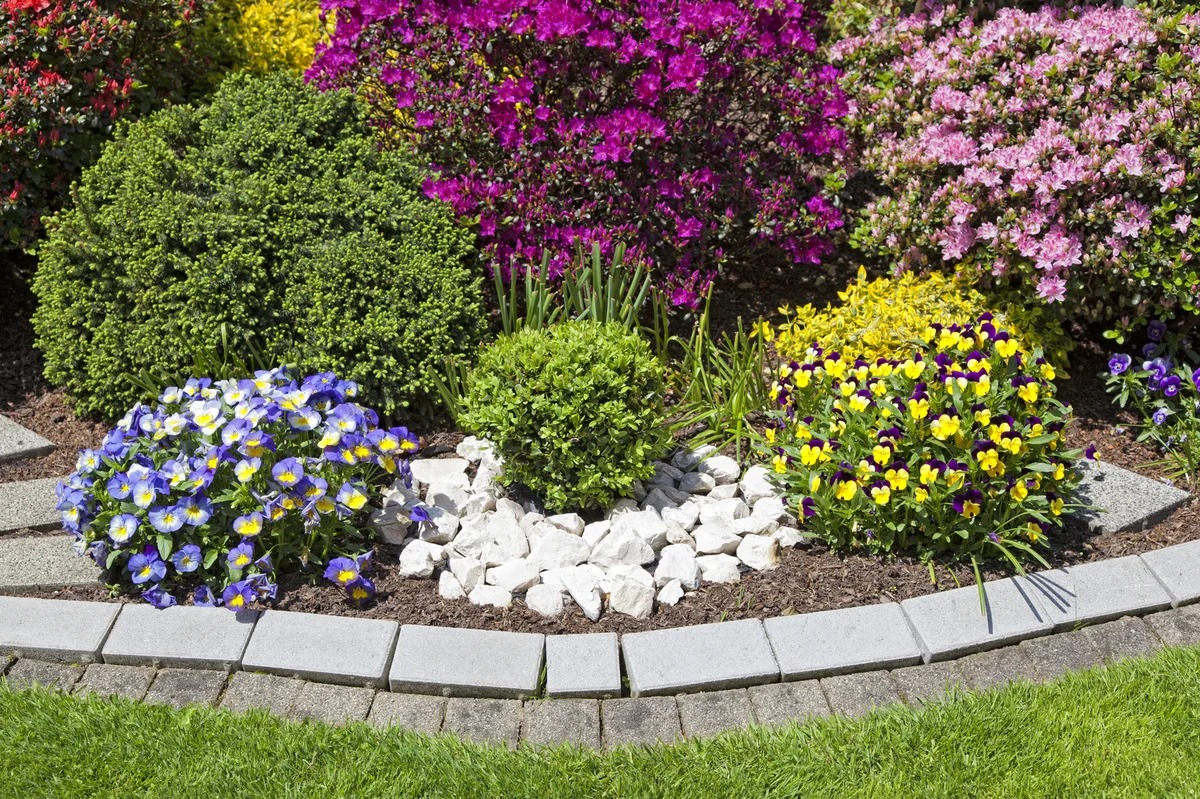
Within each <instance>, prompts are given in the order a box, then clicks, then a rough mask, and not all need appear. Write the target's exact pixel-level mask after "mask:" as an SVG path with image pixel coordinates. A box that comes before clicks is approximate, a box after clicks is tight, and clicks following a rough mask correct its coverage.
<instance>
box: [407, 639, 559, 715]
mask: <svg viewBox="0 0 1200 799" xmlns="http://www.w3.org/2000/svg"><path fill="white" fill-rule="evenodd" d="M545 638H546V637H545V636H544V635H540V634H533V633H509V632H499V631H495V630H467V629H458V628H453V627H425V626H422V625H417V624H406V625H404V627H403V628H401V630H400V638H399V640H398V641H397V642H396V656H395V658H394V659H393V660H392V668H391V672H390V673H389V677H388V681H389V683H390V685H391V688H392V690H393V691H402V692H408V693H414V694H441V695H443V696H475V697H496V698H512V699H524V698H525V697H529V696H533V695H534V694H536V693H537V690H538V682H539V679H540V677H541V670H542V654H543V650H544V649H545Z"/></svg>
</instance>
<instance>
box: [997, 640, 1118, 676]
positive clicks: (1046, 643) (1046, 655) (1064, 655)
mask: <svg viewBox="0 0 1200 799" xmlns="http://www.w3.org/2000/svg"><path fill="white" fill-rule="evenodd" d="M1017 648H1018V649H1020V650H1023V651H1024V652H1025V654H1026V655H1027V656H1028V657H1029V660H1030V661H1031V662H1032V663H1033V672H1032V674H1033V677H1034V679H1035V680H1037V681H1038V682H1046V681H1048V680H1054V679H1057V678H1059V677H1061V676H1063V675H1064V674H1066V673H1068V672H1072V671H1082V670H1083V669H1090V668H1091V667H1093V666H1099V665H1100V664H1102V663H1103V662H1104V658H1103V657H1102V656H1101V654H1100V650H1098V649H1097V648H1096V646H1095V645H1094V644H1093V643H1092V640H1091V639H1090V638H1088V636H1087V635H1086V633H1085V632H1084V631H1083V630H1072V631H1070V632H1065V633H1057V634H1055V635H1047V636H1043V637H1042V638H1030V639H1029V640H1028V641H1022V642H1021V643H1020V644H1018V645H1017Z"/></svg>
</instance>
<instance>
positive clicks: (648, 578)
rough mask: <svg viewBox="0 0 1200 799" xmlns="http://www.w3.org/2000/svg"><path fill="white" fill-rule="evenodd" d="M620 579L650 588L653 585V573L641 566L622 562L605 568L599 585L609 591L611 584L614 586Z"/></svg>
mask: <svg viewBox="0 0 1200 799" xmlns="http://www.w3.org/2000/svg"><path fill="white" fill-rule="evenodd" d="M622 580H633V581H634V582H638V583H641V584H642V585H648V586H650V587H651V588H653V587H654V575H652V574H651V573H650V572H648V571H646V570H645V569H643V568H642V567H641V566H629V565H627V564H623V563H618V564H616V565H614V566H611V567H609V568H608V569H606V570H605V573H604V579H603V580H601V581H600V587H601V589H603V590H605V591H609V590H611V586H615V585H616V584H617V583H619V582H621V581H622Z"/></svg>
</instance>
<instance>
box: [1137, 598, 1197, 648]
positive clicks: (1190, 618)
mask: <svg viewBox="0 0 1200 799" xmlns="http://www.w3.org/2000/svg"><path fill="white" fill-rule="evenodd" d="M1145 621H1146V624H1147V626H1149V627H1150V629H1151V630H1153V631H1154V634H1155V635H1157V636H1158V637H1159V638H1161V639H1162V641H1163V643H1164V644H1166V645H1167V646H1193V645H1195V644H1200V605H1189V606H1188V607H1186V608H1179V609H1178V610H1168V611H1165V612H1163V613H1152V614H1151V615H1149V616H1147V617H1146V618H1145Z"/></svg>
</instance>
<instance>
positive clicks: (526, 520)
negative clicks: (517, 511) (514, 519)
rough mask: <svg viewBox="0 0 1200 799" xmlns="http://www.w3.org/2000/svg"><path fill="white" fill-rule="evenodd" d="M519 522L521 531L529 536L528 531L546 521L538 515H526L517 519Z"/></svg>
mask: <svg viewBox="0 0 1200 799" xmlns="http://www.w3.org/2000/svg"><path fill="white" fill-rule="evenodd" d="M518 518H519V519H520V522H521V529H522V530H524V531H525V535H529V531H530V530H532V529H533V528H534V527H536V526H537V525H539V524H541V523H542V522H544V521H546V517H545V516H543V515H542V514H540V513H536V512H534V513H526V514H525V515H524V516H521V517H518Z"/></svg>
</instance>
